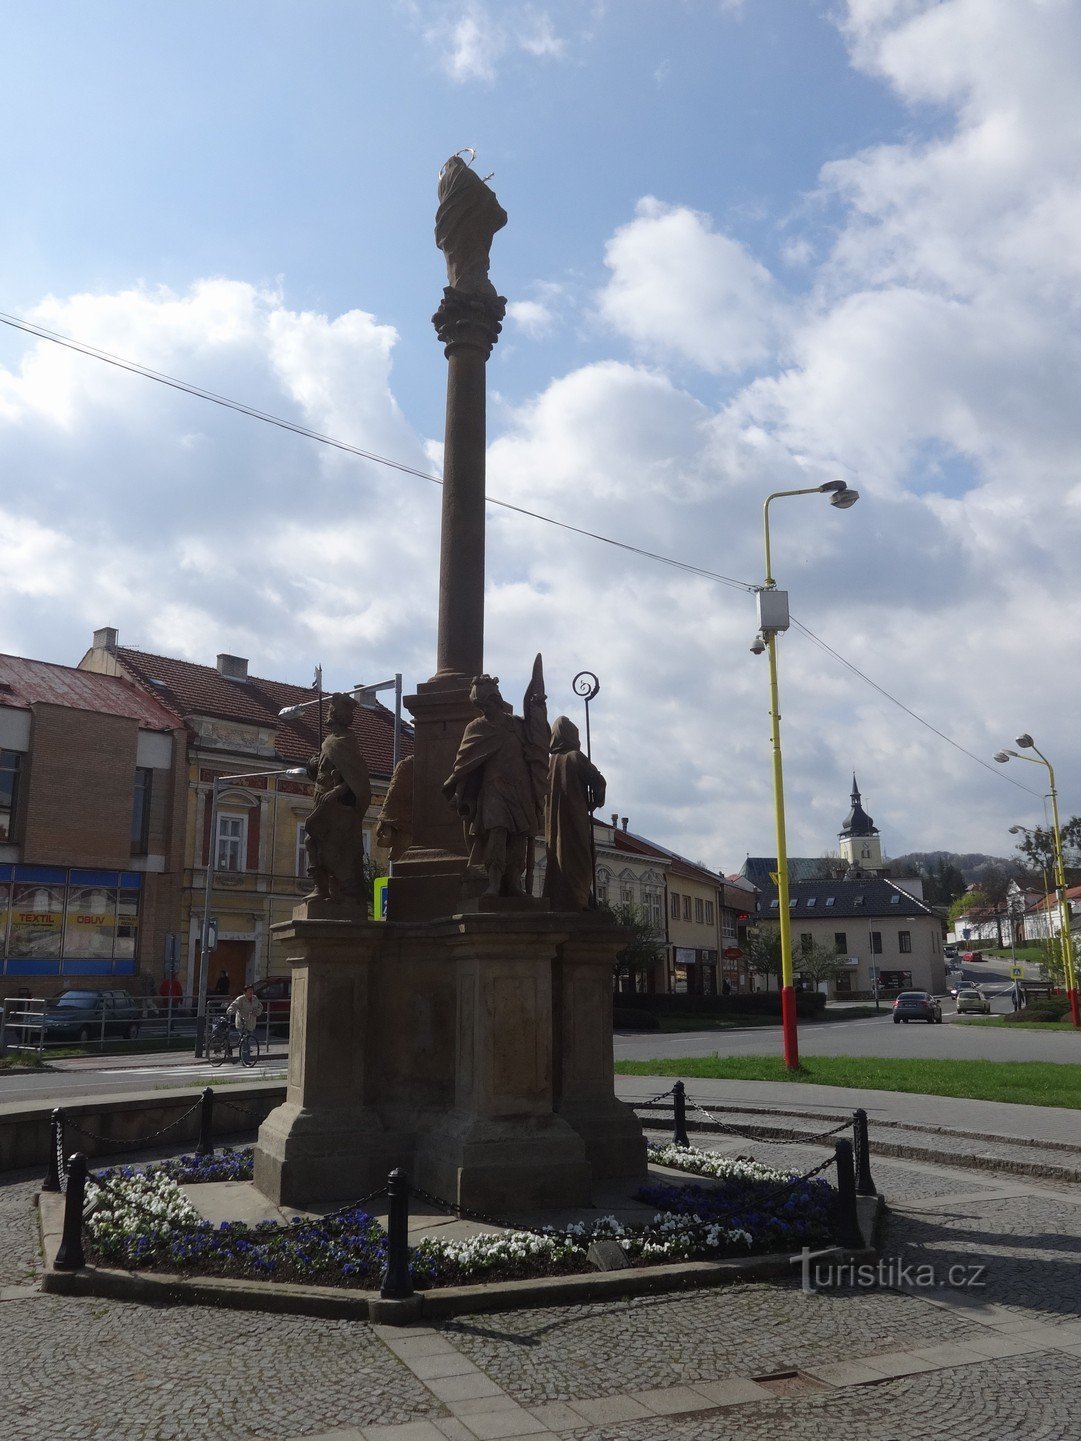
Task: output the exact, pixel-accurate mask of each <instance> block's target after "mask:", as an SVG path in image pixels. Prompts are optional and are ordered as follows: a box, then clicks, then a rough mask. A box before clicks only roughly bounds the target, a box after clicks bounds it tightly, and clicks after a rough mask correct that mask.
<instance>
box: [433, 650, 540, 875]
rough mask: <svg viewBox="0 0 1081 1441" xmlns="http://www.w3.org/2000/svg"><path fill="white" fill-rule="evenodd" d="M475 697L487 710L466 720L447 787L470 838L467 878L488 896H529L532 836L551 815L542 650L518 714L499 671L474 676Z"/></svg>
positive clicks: (472, 692) (446, 792) (472, 693)
mask: <svg viewBox="0 0 1081 1441" xmlns="http://www.w3.org/2000/svg"><path fill="white" fill-rule="evenodd" d="M469 699H470V701H471V702H472V703H473V705H475V706H476V708H477V709H478V710H479V711H480V715H479V716H478V717H477V718H476V720H472V721H470V722H469V724H468V725H467V726H466V728H465V732H464V734H463V736H462V741H461V744H460V745H459V747H458V755H457V757H456V758H455V762H454V769H453V770H452V771H451V773H450V775H449V776H448V777H447V779H446V781H445V782H444V784H443V793H444V795H446V797H447V799H448V800H449V801H450V802H451V804H452V805H454V806H456V807H457V810H458V813H459V815H461V817H462V819H463V821H464V822H465V826H466V836H467V839H468V842H469V861H468V867H467V870H466V878H467V881H473V882H480V883H482V884H483V885H484V890H483V892H482V894H484V895H486V896H523V895H524V894H525V885H524V883H523V877H524V874H525V869H526V860H527V854H528V850H529V844H530V841H531V840H532V839H533V837H534V836H536V835H538V834H539V832H540V830H541V827H542V821H543V815H544V793H545V787H546V783H547V772H548V740H549V734H548V711H547V707H546V704H545V701H546V697H545V694H544V675H543V671H542V669H541V658H540V656H537V659H536V662H535V663H534V667H533V678H532V680H531V681H530V684H529V688H528V690H527V691H526V694H525V700H524V701H523V704H522V710H523V712H524V714H523V715H522V716H516V715H514V714H513V713H512V709H511V707H510V706H509V705H508V704H507V702H506V701H505V700H504V699H503V697H502V695H501V694H500V692H499V677H498V676H490V675H478V676H474V678H473V684H472V688H471V690H470V693H469Z"/></svg>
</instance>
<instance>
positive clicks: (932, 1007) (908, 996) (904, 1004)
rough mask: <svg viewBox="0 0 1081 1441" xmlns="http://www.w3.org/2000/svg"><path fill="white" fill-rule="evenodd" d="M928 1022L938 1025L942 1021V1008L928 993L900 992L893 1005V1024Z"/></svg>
mask: <svg viewBox="0 0 1081 1441" xmlns="http://www.w3.org/2000/svg"><path fill="white" fill-rule="evenodd" d="M902 1021H904V1022H906V1023H907V1022H908V1021H930V1022H931V1023H932V1024H934V1025H938V1024H940V1023H941V1021H942V1007H941V1006H940V1005H939V1004H938V1001H937V1000H936V999H935V998H934V996H932V995H931V992H930V991H902V992H901V994H900V995H899V996H898V997H897V999H896V1000H895V1001H894V1003H893V1024H894V1025H895V1026H899V1025H900V1024H901V1022H902Z"/></svg>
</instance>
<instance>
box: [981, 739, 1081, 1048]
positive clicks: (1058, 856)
mask: <svg viewBox="0 0 1081 1441" xmlns="http://www.w3.org/2000/svg"><path fill="white" fill-rule="evenodd" d="M1017 744H1018V745H1019V746H1020V747H1021V748H1022V750H1027V751H1029V750H1030V751H1035V752H1036V755H1037V756H1039V760H1036V759H1034V758H1033V757H1032V756H1023V755H1021V754H1019V752H1017V751H1011V750H1002V751H997V752H996V753H995V760H997V761H998V762H999V763H1000V764H1001V765H1005V764H1006V762H1007V761H1010V760H1017V761H1029V762H1030V763H1031V764H1032V765H1034V766H1044V767H1045V769H1046V770H1047V777H1048V781H1049V782H1050V786H1051V826H1052V831H1051V834H1052V836H1053V838H1054V844H1055V890H1056V892H1057V893H1058V912H1059V927H1060V931H1061V938H1062V960H1063V963H1064V968H1065V971H1066V997H1067V1000H1068V1001H1069V1002H1070V1019H1071V1020H1072V1021H1073V1023H1074V1026H1075V1027H1081V1011H1079V1010H1078V1005H1077V976H1076V974H1075V971H1074V954H1073V937H1072V936H1071V935H1070V903H1069V901H1068V900H1067V899H1066V866H1065V863H1064V862H1063V859H1062V832H1061V830H1060V829H1059V823H1058V792H1057V791H1056V789H1055V769H1054V766H1052V764H1051V762H1050V761H1049V760H1048V759H1047V757H1046V756H1045V755H1044V754H1043V752H1042V751H1041V750H1040V749H1039V748H1038V747H1037V745H1036V742H1035V741H1034V740H1033V739H1032V737H1031V736H1030V735H1028V734H1026V735H1022V736H1018V737H1017Z"/></svg>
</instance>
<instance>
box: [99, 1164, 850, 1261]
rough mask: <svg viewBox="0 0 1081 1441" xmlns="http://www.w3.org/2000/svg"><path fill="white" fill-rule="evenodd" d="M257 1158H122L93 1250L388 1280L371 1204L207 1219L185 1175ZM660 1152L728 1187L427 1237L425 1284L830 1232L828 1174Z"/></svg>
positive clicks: (234, 1175)
mask: <svg viewBox="0 0 1081 1441" xmlns="http://www.w3.org/2000/svg"><path fill="white" fill-rule="evenodd" d="M251 1156H252V1153H251V1151H250V1150H247V1151H223V1152H219V1153H218V1154H217V1155H215V1156H211V1157H202V1156H181V1157H177V1158H176V1159H174V1160H171V1161H165V1162H156V1163H154V1164H152V1165H151V1166H149V1167H147V1168H146V1169H145V1170H141V1171H139V1170H135V1169H133V1168H132V1167H129V1166H120V1167H116V1168H114V1169H113V1170H110V1171H105V1172H102V1173H101V1174H100V1175H99V1176H97V1177H95V1178H94V1179H93V1180H91V1181H90V1182H89V1184H88V1189H87V1201H88V1205H89V1207H90V1211H91V1214H90V1216H89V1219H88V1221H87V1242H88V1250H89V1253H90V1256H91V1259H93V1260H94V1261H97V1262H99V1263H101V1264H104V1265H111V1266H120V1267H123V1268H125V1269H131V1270H156V1271H177V1272H184V1273H187V1274H194V1275H209V1276H231V1277H237V1278H242V1279H249V1280H251V1279H258V1280H277V1281H294V1282H301V1283H304V1284H308V1285H312V1284H314V1285H329V1286H345V1287H363V1288H371V1287H374V1286H376V1285H378V1284H379V1279H380V1276H381V1274H382V1271H383V1268H384V1267H385V1265H386V1255H387V1241H386V1234H385V1232H384V1231H383V1228H382V1227H381V1226H380V1225H379V1223H378V1222H377V1221H375V1220H374V1219H373V1218H372V1217H371V1216H370V1215H369V1214H368V1213H367V1212H366V1211H365V1210H363V1208H361V1207H360V1206H353V1207H345V1208H343V1209H342V1210H341V1211H338V1212H335V1213H334V1214H333V1215H330V1216H325V1217H311V1218H308V1217H303V1218H301V1217H298V1218H295V1219H294V1220H293V1222H292V1223H291V1224H290V1225H288V1226H285V1225H279V1224H277V1223H276V1222H273V1221H265V1222H261V1223H260V1224H258V1225H255V1226H249V1225H246V1224H244V1223H242V1222H229V1221H225V1222H222V1223H221V1224H220V1225H217V1226H215V1225H213V1224H212V1223H211V1222H209V1221H204V1220H202V1219H201V1218H200V1216H199V1214H198V1212H197V1211H196V1210H195V1208H194V1206H192V1204H191V1202H190V1201H189V1200H188V1199H187V1197H186V1196H185V1195H184V1192H183V1190H182V1189H181V1183H182V1182H193V1181H212V1180H248V1179H250V1178H251ZM650 1158H651V1160H653V1161H655V1162H657V1163H658V1164H661V1165H664V1166H668V1167H672V1168H676V1169H680V1170H685V1171H688V1172H691V1173H693V1174H697V1175H702V1176H710V1177H713V1178H714V1179H715V1180H716V1181H719V1182H720V1183H721V1184H720V1185H715V1186H703V1185H700V1184H690V1185H684V1186H679V1185H672V1184H658V1185H651V1186H646V1187H643V1188H642V1190H641V1191H640V1192H639V1197H640V1199H642V1200H645V1201H646V1202H648V1203H650V1204H652V1205H654V1206H656V1207H657V1211H656V1214H655V1215H654V1216H653V1218H652V1220H650V1221H649V1222H647V1223H645V1224H635V1225H626V1224H623V1223H621V1222H619V1221H617V1220H616V1219H615V1217H613V1216H606V1217H603V1218H600V1219H597V1220H590V1221H588V1222H578V1223H576V1224H574V1225H572V1226H569V1227H568V1228H567V1229H566V1230H564V1231H556V1230H554V1229H550V1228H549V1229H545V1230H544V1231H516V1230H509V1231H504V1232H497V1233H490V1234H485V1235H477V1236H470V1237H467V1238H464V1239H461V1240H444V1239H438V1238H428V1239H425V1240H422V1241H421V1242H420V1243H419V1245H417V1246H416V1248H415V1249H414V1251H413V1254H412V1260H411V1267H412V1272H413V1281H414V1284H415V1285H416V1286H417V1287H419V1288H425V1287H432V1286H440V1285H455V1284H462V1283H468V1282H471V1281H478V1280H483V1281H493V1280H509V1279H519V1278H522V1277H527V1276H547V1275H565V1274H570V1273H573V1272H581V1271H587V1270H589V1269H590V1263H589V1261H588V1258H587V1254H586V1253H587V1251H588V1248H589V1245H590V1243H591V1242H592V1241H594V1240H596V1239H600V1238H605V1239H614V1240H616V1241H618V1242H619V1244H620V1246H622V1248H623V1250H624V1251H625V1252H626V1254H627V1256H628V1258H629V1259H630V1260H631V1261H632V1263H633V1264H635V1265H640V1266H641V1265H651V1264H652V1265H655V1264H657V1263H660V1262H664V1261H675V1260H688V1259H698V1258H708V1259H717V1258H720V1257H730V1256H746V1255H751V1254H754V1253H756V1252H765V1251H774V1250H787V1249H795V1248H798V1247H800V1246H802V1245H821V1244H829V1242H830V1239H831V1229H832V1228H831V1218H832V1214H833V1205H834V1195H833V1192H832V1190H831V1189H830V1187H829V1185H828V1184H827V1183H826V1182H824V1181H822V1180H820V1179H811V1180H807V1179H805V1178H803V1177H800V1176H796V1175H793V1174H791V1173H788V1172H784V1171H776V1170H773V1169H771V1168H770V1167H768V1166H762V1165H759V1164H758V1163H757V1162H755V1161H747V1160H745V1159H743V1158H729V1157H722V1156H716V1155H713V1154H711V1153H710V1152H706V1151H699V1150H697V1149H696V1148H694V1147H676V1146H651V1147H650Z"/></svg>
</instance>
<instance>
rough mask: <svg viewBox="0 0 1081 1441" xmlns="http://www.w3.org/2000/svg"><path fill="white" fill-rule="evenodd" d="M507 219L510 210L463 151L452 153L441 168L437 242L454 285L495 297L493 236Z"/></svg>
mask: <svg viewBox="0 0 1081 1441" xmlns="http://www.w3.org/2000/svg"><path fill="white" fill-rule="evenodd" d="M506 223H507V212H506V211H505V210H504V209H503V207H502V205H500V203H499V201H498V200H497V199H496V198H495V195H494V193H493V192H492V191H491V190H489V189H488V187H487V185H485V183H484V181H483V180H482V179H481V178H480V176H479V175H478V174H477V173H476V172H475V171H473V170H470V168H469V166H468V165H467V164H466V162H465V161H464V160H463V159H462V158H461V156H460V155H452V156H451V157H450V159H449V160H448V161H447V163H446V164H445V165H444V166H443V169H442V170H441V171H440V172H439V209H438V210H437V211H436V213H435V243H436V245H438V246H439V249H440V250H441V251H442V252H443V254H444V255H445V256H446V261H447V280H448V281H449V282H450V285H451V287H452V289H454V290H457V291H461V292H463V293H466V294H470V295H476V296H482V297H484V298H485V299H494V298H495V293H496V292H495V286H494V285H493V284H492V282H491V281H490V280H489V279H488V265H489V260H490V254H491V249H492V237H493V235H495V233H496V231H497V230H502V228H503V226H504V225H506Z"/></svg>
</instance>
